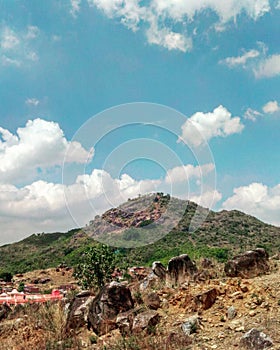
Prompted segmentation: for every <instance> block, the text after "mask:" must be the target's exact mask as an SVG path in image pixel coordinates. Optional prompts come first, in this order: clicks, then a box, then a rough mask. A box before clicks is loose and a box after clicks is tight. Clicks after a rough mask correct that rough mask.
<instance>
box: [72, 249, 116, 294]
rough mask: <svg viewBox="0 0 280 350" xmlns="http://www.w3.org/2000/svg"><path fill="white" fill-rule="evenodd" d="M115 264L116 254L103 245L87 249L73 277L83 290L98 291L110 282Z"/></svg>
mask: <svg viewBox="0 0 280 350" xmlns="http://www.w3.org/2000/svg"><path fill="white" fill-rule="evenodd" d="M116 262H117V259H116V254H115V253H114V251H113V250H112V249H111V248H110V247H108V246H106V245H103V244H98V245H96V246H95V247H88V248H86V249H85V251H84V253H83V254H82V257H81V259H80V262H79V264H78V265H77V267H76V268H75V273H74V276H75V277H76V278H77V279H78V281H79V284H80V285H82V286H83V288H85V289H89V288H90V289H94V288H99V289H100V288H102V287H103V286H104V284H105V283H107V282H110V281H111V280H112V273H113V272H114V270H115V267H116Z"/></svg>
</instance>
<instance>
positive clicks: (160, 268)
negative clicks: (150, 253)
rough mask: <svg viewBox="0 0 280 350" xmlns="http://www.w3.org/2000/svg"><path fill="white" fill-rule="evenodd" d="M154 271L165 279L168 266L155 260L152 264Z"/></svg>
mask: <svg viewBox="0 0 280 350" xmlns="http://www.w3.org/2000/svg"><path fill="white" fill-rule="evenodd" d="M152 270H153V273H154V274H155V275H156V276H158V277H159V278H160V279H161V280H165V277H166V268H165V267H164V266H163V265H162V263H161V262H160V261H154V262H153V265H152Z"/></svg>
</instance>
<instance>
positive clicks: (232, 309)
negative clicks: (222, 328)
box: [227, 306, 237, 320]
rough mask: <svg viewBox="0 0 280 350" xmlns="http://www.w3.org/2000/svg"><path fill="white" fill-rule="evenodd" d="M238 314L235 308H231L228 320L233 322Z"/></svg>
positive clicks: (228, 312) (228, 311)
mask: <svg viewBox="0 0 280 350" xmlns="http://www.w3.org/2000/svg"><path fill="white" fill-rule="evenodd" d="M236 314H237V312H236V309H235V307H234V306H230V307H229V308H228V310H227V318H228V319H229V320H233V319H234V317H235V316H236Z"/></svg>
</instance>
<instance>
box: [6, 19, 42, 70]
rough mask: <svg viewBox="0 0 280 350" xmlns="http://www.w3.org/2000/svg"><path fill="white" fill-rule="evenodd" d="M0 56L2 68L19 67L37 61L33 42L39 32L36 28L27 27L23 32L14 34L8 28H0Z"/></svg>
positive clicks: (14, 32) (13, 31) (37, 57)
mask: <svg viewBox="0 0 280 350" xmlns="http://www.w3.org/2000/svg"><path fill="white" fill-rule="evenodd" d="M0 30H1V34H0V55H1V63H2V66H6V67H7V66H14V67H21V66H23V64H25V63H31V62H36V61H38V60H39V56H38V54H37V52H36V51H35V50H34V48H33V47H32V46H33V44H32V43H33V41H34V39H36V38H37V36H38V35H39V33H40V30H39V28H38V27H36V26H28V27H27V28H26V29H25V30H23V31H18V32H16V31H15V30H13V29H11V28H10V27H8V26H3V27H2V28H0Z"/></svg>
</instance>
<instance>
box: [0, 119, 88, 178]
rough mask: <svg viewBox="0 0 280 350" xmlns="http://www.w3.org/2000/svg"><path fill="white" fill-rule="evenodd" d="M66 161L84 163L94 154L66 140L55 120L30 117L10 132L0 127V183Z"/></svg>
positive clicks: (76, 143) (29, 174) (26, 175)
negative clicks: (65, 157)
mask: <svg viewBox="0 0 280 350" xmlns="http://www.w3.org/2000/svg"><path fill="white" fill-rule="evenodd" d="M68 150H70V151H69V152H68V153H67V154H68V158H67V159H66V162H78V163H85V162H86V161H87V160H88V159H89V158H90V157H92V155H93V153H92V152H93V150H90V151H87V150H85V149H84V148H83V147H82V145H81V144H80V143H78V142H69V141H67V140H66V138H65V137H64V134H63V131H62V130H61V128H60V127H59V125H58V124H57V123H54V122H50V121H45V120H43V119H39V118H38V119H35V120H29V121H28V122H27V123H26V125H25V127H23V128H18V129H17V132H16V133H15V134H12V133H11V132H9V131H8V130H6V129H4V128H0V178H1V182H2V183H3V182H10V181H12V180H19V179H21V180H22V179H23V178H24V177H30V176H31V175H34V174H36V171H37V169H38V168H45V169H46V168H49V167H53V166H56V165H58V166H60V165H61V164H62V161H63V159H64V156H65V154H66V152H67V151H68Z"/></svg>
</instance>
